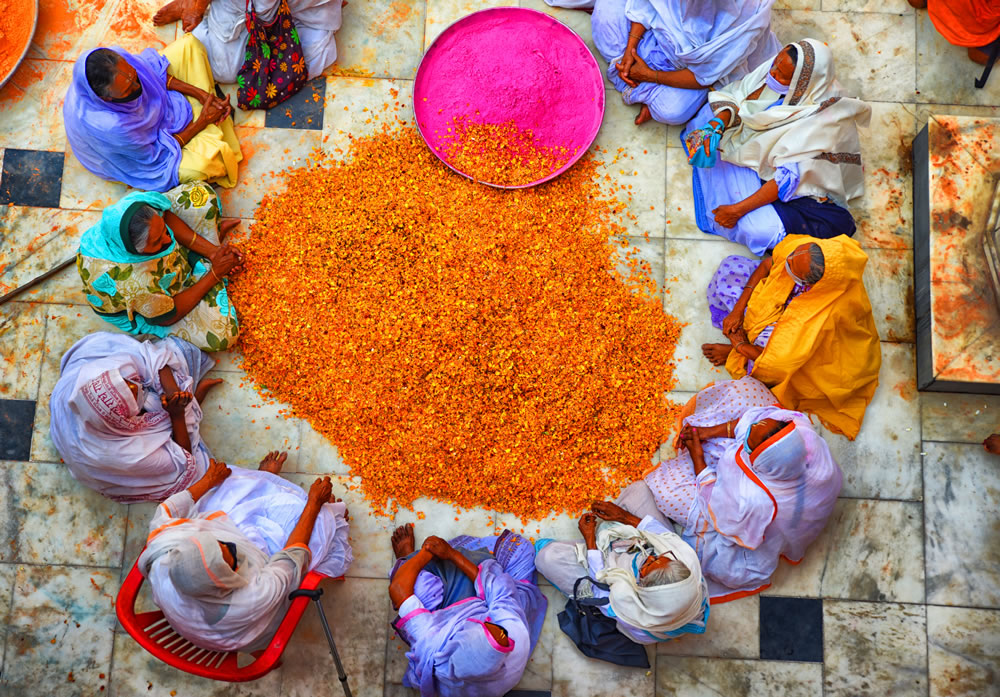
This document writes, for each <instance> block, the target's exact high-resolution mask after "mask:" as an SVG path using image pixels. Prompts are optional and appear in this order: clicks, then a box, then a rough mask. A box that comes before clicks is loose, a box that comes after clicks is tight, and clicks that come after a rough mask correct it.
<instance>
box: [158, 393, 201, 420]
mask: <svg viewBox="0 0 1000 697" xmlns="http://www.w3.org/2000/svg"><path fill="white" fill-rule="evenodd" d="M192 399H194V395H193V394H191V393H190V392H183V391H181V390H178V391H177V392H174V393H173V394H170V395H165V394H164V395H160V404H162V405H163V408H164V409H165V410H166V412H167V413H168V414H170V415H171V416H183V415H184V409H186V408H187V405H188V404H190V403H191V400H192Z"/></svg>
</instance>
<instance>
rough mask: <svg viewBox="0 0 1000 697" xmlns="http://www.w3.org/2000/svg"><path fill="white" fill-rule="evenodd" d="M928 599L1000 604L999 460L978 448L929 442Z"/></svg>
mask: <svg viewBox="0 0 1000 697" xmlns="http://www.w3.org/2000/svg"><path fill="white" fill-rule="evenodd" d="M924 451H925V452H926V453H927V455H926V456H925V457H924V527H925V534H926V536H927V601H928V602H930V603H934V604H936V605H971V606H978V607H997V606H1000V544H997V529H996V526H995V525H993V524H989V523H985V522H984V521H990V520H993V521H995V520H996V510H997V506H998V505H1000V468H998V467H997V462H998V459H997V457H996V456H995V455H990V454H988V453H986V452H984V451H983V448H982V446H980V445H974V444H961V445H960V444H953V443H925V444H924Z"/></svg>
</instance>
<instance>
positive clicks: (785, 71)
mask: <svg viewBox="0 0 1000 697" xmlns="http://www.w3.org/2000/svg"><path fill="white" fill-rule="evenodd" d="M794 74H795V61H793V60H792V58H791V56H789V55H788V50H787V49H783V50H782V51H781V53H779V54H778V55H777V57H775V59H774V62H773V63H771V75H772V76H773V77H774V79H775V80H777V81H778V82H780V83H781V84H782V85H788V84H790V83H791V82H792V75H794Z"/></svg>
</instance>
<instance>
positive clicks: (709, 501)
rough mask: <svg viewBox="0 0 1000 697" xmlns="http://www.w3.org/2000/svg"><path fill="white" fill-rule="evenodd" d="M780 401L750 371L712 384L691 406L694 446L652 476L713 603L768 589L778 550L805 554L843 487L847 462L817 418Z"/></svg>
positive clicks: (687, 430) (689, 441) (687, 442)
mask: <svg viewBox="0 0 1000 697" xmlns="http://www.w3.org/2000/svg"><path fill="white" fill-rule="evenodd" d="M774 402H775V399H774V396H773V395H772V394H771V393H770V392H768V390H767V388H766V387H765V386H764V385H763V384H761V383H760V382H758V381H757V380H754V379H753V378H751V377H744V378H741V379H739V380H726V381H723V382H720V383H717V384H715V385H711V386H709V387H706V388H705V389H703V390H702V391H701V392H699V393H698V394H697V395H695V397H693V398H692V400H691V402H689V404H688V407H686V409H685V413H686V415H683V414H682V417H683V421H682V423H683V424H684V426H683V428H682V430H681V434H680V440H681V441H682V442H683V444H684V446H685V447H683V449H680V450H679V451H678V454H677V456H676V457H674V458H672V459H670V460H664V461H663V462H661V463H660V464H659V465H658V466H656V467H655V468H654V469H653V470H652V471H651V472H650V473H648V474H647V475H646V478H645V481H646V483H647V485H648V486H649V489H650V491H652V493H653V497H654V498H655V499H656V504H657V506H659V507H660V510H662V511H664V512H665V513H667V514H668V515H669V516H670V517H671V518H672V519H673V520H674V521H676V522H677V523H679V524H680V525H683V526H684V540H685V541H687V542H688V543H689V544H690V545H691V546H692V547H694V549H695V550H697V552H698V558H699V559H700V560H701V569H702V571H703V572H704V574H705V577H706V578H707V579H708V587H709V590H710V591H711V595H712V602H713V603H721V602H726V601H729V600H735V599H736V598H742V597H744V596H746V595H750V594H753V593H758V592H760V591H762V590H764V589H765V588H767V587H768V586H769V585H770V579H771V575H772V574H773V573H774V571H775V569H776V568H777V566H778V559H779V557H783V558H785V559H786V560H787V561H790V562H792V563H793V564H797V563H798V562H799V561H801V560H802V557H803V555H804V554H805V550H806V548H807V547H808V546H809V545H810V544H812V542H813V540H815V539H816V538H817V537H818V536H819V534H820V532H822V530H823V527H824V526H825V525H826V520H827V518H829V516H830V514H831V513H832V512H833V506H834V504H835V503H836V501H837V495H838V494H839V493H840V485H841V476H842V475H841V472H840V467H838V466H837V463H836V462H834V460H833V457H832V456H831V455H830V449H829V448H828V447H827V445H826V442H825V441H824V440H823V439H822V438H820V437H819V436H818V435H817V434H816V432H815V431H814V430H813V429H812V426H811V425H810V424H809V419H808V417H806V416H805V415H804V414H802V413H800V412H796V411H788V410H785V409H782V408H781V407H780V406H775V405H774Z"/></svg>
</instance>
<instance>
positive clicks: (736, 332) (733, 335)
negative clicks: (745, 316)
mask: <svg viewBox="0 0 1000 697" xmlns="http://www.w3.org/2000/svg"><path fill="white" fill-rule="evenodd" d="M725 334H726V338H727V339H729V341H730V342H732V344H733V348H736V346H737V344H739V343H740V342H745V343H748V344H749V343H750V337H748V336H747V333H746V330H745V329H743V327H742V326H740V327H734V328H733V330H732V331H730V332H726V333H725Z"/></svg>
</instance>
